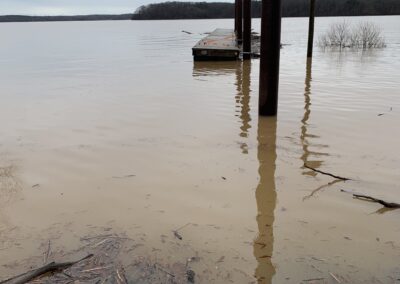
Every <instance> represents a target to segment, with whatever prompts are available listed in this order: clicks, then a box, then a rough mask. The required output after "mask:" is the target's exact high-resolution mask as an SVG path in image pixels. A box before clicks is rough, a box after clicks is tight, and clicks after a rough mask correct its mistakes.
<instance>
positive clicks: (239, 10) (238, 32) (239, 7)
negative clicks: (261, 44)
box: [236, 0, 243, 43]
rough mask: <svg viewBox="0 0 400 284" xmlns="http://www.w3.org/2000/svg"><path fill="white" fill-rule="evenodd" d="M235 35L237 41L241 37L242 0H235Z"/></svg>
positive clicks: (239, 41)
mask: <svg viewBox="0 0 400 284" xmlns="http://www.w3.org/2000/svg"><path fill="white" fill-rule="evenodd" d="M236 37H237V41H238V43H241V42H242V39H243V0H237V30H236Z"/></svg>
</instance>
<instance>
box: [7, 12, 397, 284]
mask: <svg viewBox="0 0 400 284" xmlns="http://www.w3.org/2000/svg"><path fill="white" fill-rule="evenodd" d="M341 20H342V18H317V19H316V33H317V36H316V38H318V34H321V33H323V32H324V31H325V30H326V29H328V27H329V24H330V23H332V22H336V21H341ZM367 20H368V21H372V22H374V23H376V24H378V25H379V26H381V27H382V30H383V33H384V35H385V38H386V43H387V47H386V48H385V49H381V50H374V51H368V52H355V51H345V52H337V51H329V52H328V51H322V50H320V49H318V48H316V49H315V56H314V59H313V63H312V68H308V67H310V66H308V67H307V64H306V59H305V55H306V39H307V23H308V22H307V19H305V18H298V19H284V20H283V31H282V41H283V43H284V44H287V45H285V46H284V47H283V49H282V53H281V77H280V98H279V115H278V117H277V118H259V117H258V114H257V96H258V70H259V62H258V61H257V60H253V61H251V62H243V63H242V62H208V63H207V62H200V63H193V61H192V57H191V50H190V48H191V47H192V46H193V45H194V44H195V43H196V42H197V41H198V40H199V39H200V38H201V37H203V36H204V35H202V33H204V32H208V31H211V30H213V29H214V28H216V27H220V28H229V27H231V26H232V25H233V22H232V21H231V20H205V21H203V20H193V21H141V22H131V21H116V22H70V23H64V22H59V23H10V24H1V25H0V39H1V45H0V102H1V103H0V121H1V124H0V133H1V136H0V276H1V277H0V278H1V279H3V278H7V277H9V276H11V275H14V274H18V273H21V272H24V271H26V270H27V269H29V268H30V267H37V266H40V265H41V264H42V261H43V254H44V252H45V251H46V247H47V244H48V241H49V240H50V241H51V244H52V251H53V252H54V254H53V257H54V259H55V260H57V261H65V259H64V258H79V257H80V256H81V255H80V254H79V248H80V247H81V245H82V240H81V238H82V237H85V236H96V235H105V234H117V235H123V236H125V237H129V239H131V240H132V241H133V242H134V245H133V247H132V248H130V249H129V250H127V251H125V253H124V254H121V256H120V258H121V259H119V260H118V261H121V262H124V263H129V260H131V259H133V258H136V257H145V258H147V259H151V261H153V262H154V263H161V264H162V265H163V266H166V267H171V268H172V267H173V265H172V266H169V264H174V263H178V264H182V263H187V259H188V258H191V257H199V259H200V261H196V262H192V263H191V264H190V267H191V269H193V271H195V272H196V281H197V282H198V283H230V282H232V283H254V282H257V280H258V281H259V282H260V283H300V282H302V281H303V280H309V279H321V280H315V281H314V283H337V280H336V279H334V278H335V277H336V278H337V279H338V280H339V281H341V282H343V283H396V279H399V278H400V268H399V266H398V263H399V262H400V210H390V211H388V210H381V209H382V208H381V206H380V205H379V204H375V203H370V202H365V201H360V200H356V199H353V198H352V197H351V195H349V194H346V193H343V192H340V189H345V190H349V191H354V192H359V193H363V194H369V195H372V196H374V197H377V198H381V199H384V200H386V201H390V202H397V203H400V195H399V192H400V186H399V180H400V176H399V174H400V151H399V148H398V145H400V132H399V122H400V91H399V89H400V80H399V78H400V71H399V70H400V29H399V27H400V17H399V16H392V17H357V18H351V17H350V18H347V21H349V22H351V23H357V22H360V21H367ZM253 26H254V28H255V30H258V27H259V20H258V19H255V20H253ZM182 30H187V31H190V32H192V33H193V34H187V33H182V32H181V31H182ZM304 163H307V164H308V165H310V166H312V167H315V168H317V169H319V170H323V171H327V172H331V173H334V174H337V175H340V176H345V177H349V178H351V179H352V180H351V181H346V182H335V180H334V179H333V178H331V177H329V176H324V175H321V174H316V173H315V172H312V171H310V170H308V169H306V168H304V167H303V164H304ZM188 223H189V225H187V226H185V227H184V228H182V229H181V230H179V231H178V232H179V234H180V236H182V240H179V239H178V238H176V236H174V234H173V230H176V229H177V228H179V227H181V226H184V225H185V224H188ZM71 252H74V254H71ZM127 277H128V279H129V275H128V276H127ZM132 279H133V278H132ZM318 281H319V282H318Z"/></svg>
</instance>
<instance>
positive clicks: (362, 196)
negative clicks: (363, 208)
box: [353, 193, 400, 208]
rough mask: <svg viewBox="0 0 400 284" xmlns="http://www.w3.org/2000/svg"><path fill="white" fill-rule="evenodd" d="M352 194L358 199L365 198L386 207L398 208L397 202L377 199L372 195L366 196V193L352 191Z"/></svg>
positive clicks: (399, 206)
mask: <svg viewBox="0 0 400 284" xmlns="http://www.w3.org/2000/svg"><path fill="white" fill-rule="evenodd" d="M353 196H354V197H355V198H358V199H365V200H369V201H372V202H376V203H379V204H381V205H383V206H385V207H386V208H400V204H398V203H394V202H386V201H384V200H382V199H377V198H374V197H371V196H368V195H363V194H356V193H353Z"/></svg>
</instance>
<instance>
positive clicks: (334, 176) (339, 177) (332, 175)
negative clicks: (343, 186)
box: [304, 164, 351, 181]
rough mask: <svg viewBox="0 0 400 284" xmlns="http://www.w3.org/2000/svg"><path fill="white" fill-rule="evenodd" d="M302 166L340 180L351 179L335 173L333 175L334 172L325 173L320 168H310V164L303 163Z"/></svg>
mask: <svg viewBox="0 0 400 284" xmlns="http://www.w3.org/2000/svg"><path fill="white" fill-rule="evenodd" d="M304 167H305V168H307V169H310V170H312V171H314V172H317V173H320V174H323V175H327V176H330V177H333V178H337V179H341V180H345V181H346V180H351V179H350V178H345V177H341V176H337V175H334V174H331V173H327V172H324V171H321V170H317V169H314V168H312V167H310V166H307V165H306V164H304Z"/></svg>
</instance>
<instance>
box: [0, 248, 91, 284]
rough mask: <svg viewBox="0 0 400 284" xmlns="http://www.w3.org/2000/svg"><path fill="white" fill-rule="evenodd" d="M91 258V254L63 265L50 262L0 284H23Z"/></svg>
mask: <svg viewBox="0 0 400 284" xmlns="http://www.w3.org/2000/svg"><path fill="white" fill-rule="evenodd" d="M92 256H93V254H89V255H87V256H85V257H84V258H81V259H79V260H77V261H72V262H63V263H56V262H51V263H49V264H46V265H45V266H42V267H40V268H38V269H35V270H32V271H28V272H26V273H23V274H20V275H18V276H15V277H12V278H10V279H7V280H4V281H1V282H0V284H25V283H27V282H29V281H32V280H34V279H36V278H38V277H40V276H42V275H44V274H47V273H50V272H55V271H63V270H65V269H67V268H69V267H71V266H73V265H75V264H77V263H79V262H81V261H84V260H86V259H88V258H91V257H92Z"/></svg>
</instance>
